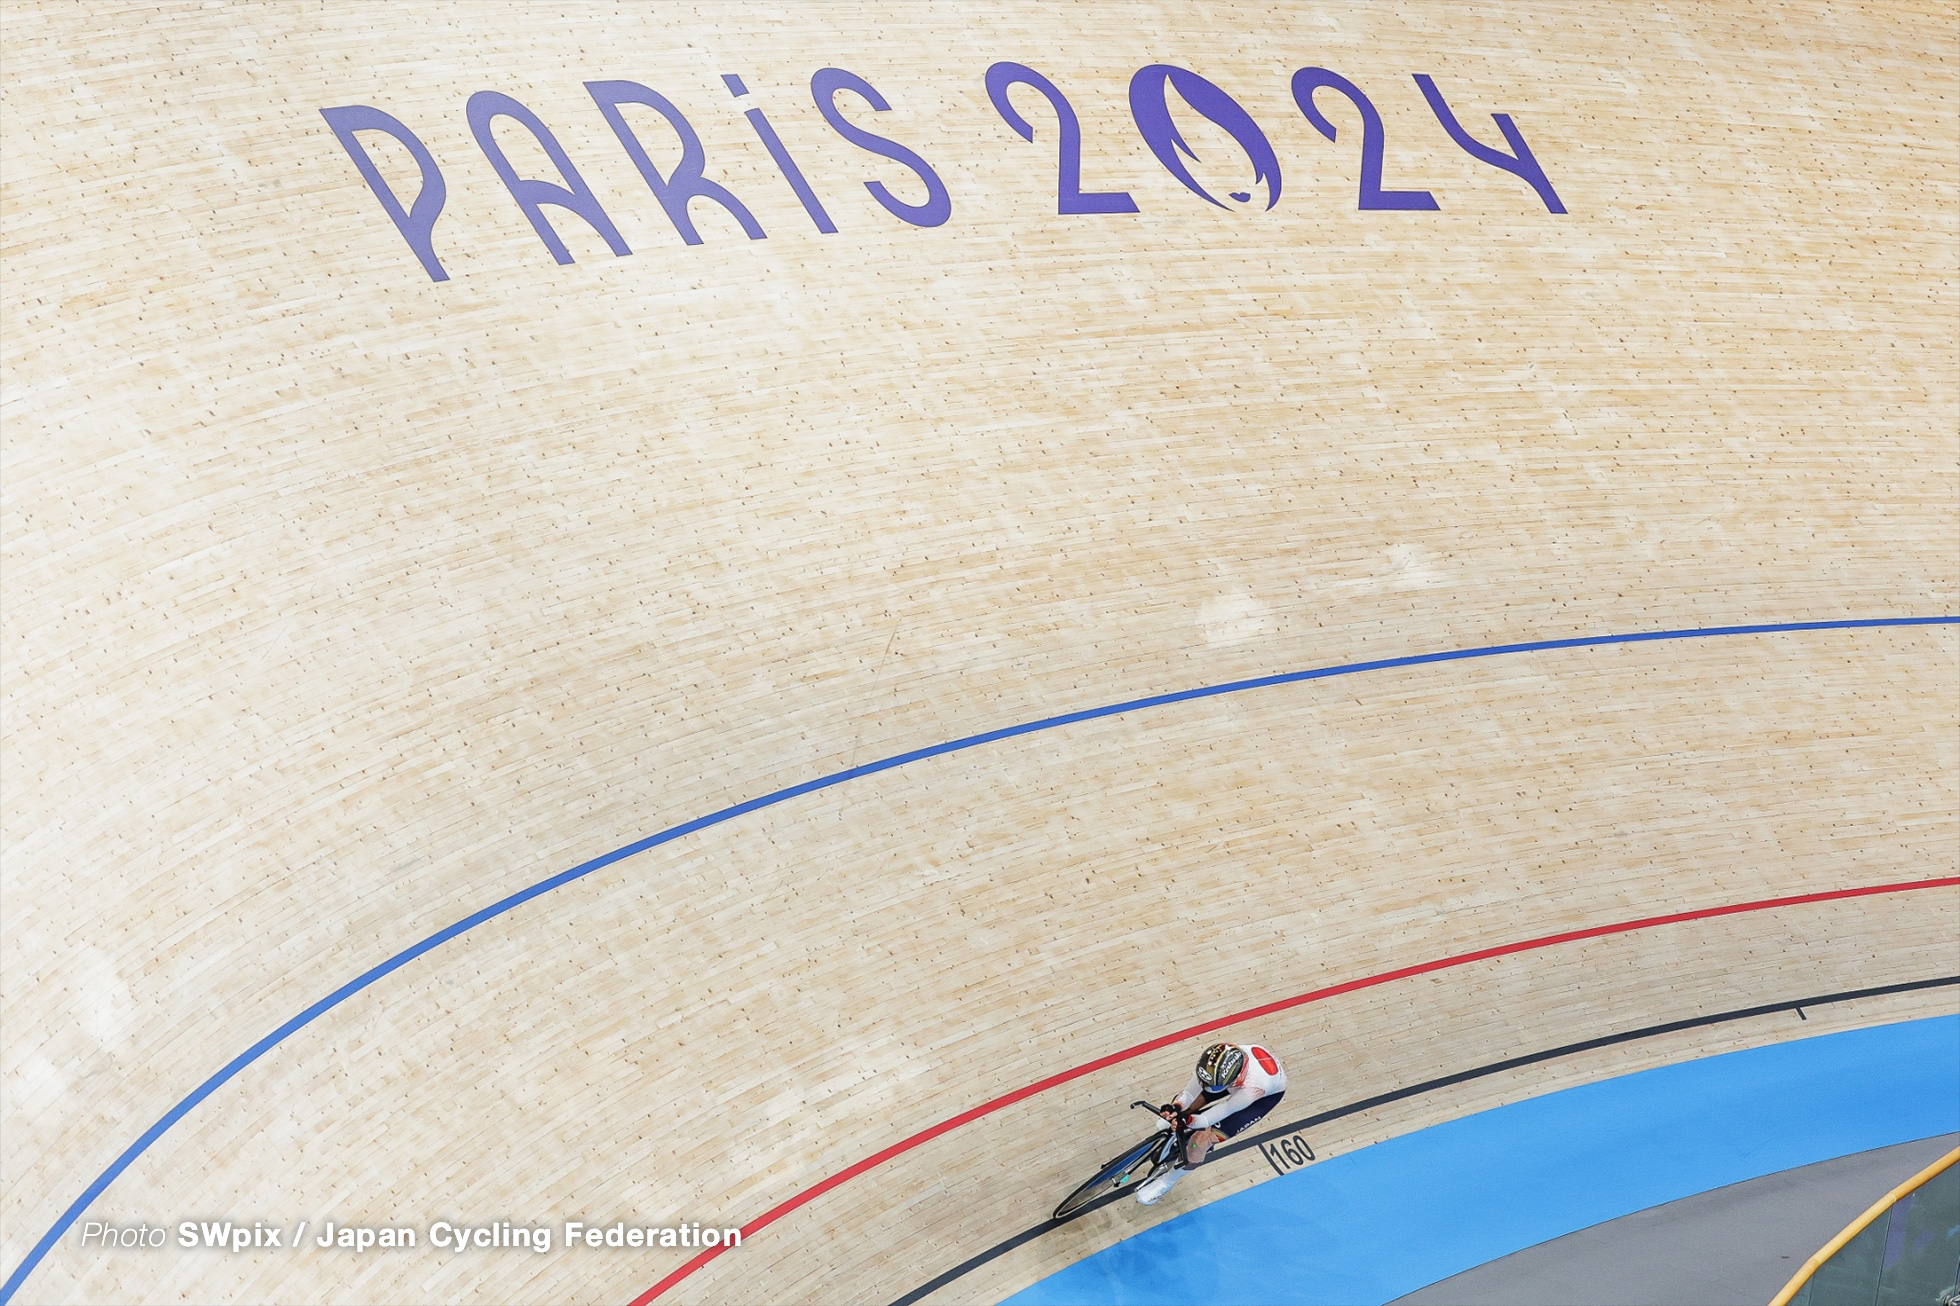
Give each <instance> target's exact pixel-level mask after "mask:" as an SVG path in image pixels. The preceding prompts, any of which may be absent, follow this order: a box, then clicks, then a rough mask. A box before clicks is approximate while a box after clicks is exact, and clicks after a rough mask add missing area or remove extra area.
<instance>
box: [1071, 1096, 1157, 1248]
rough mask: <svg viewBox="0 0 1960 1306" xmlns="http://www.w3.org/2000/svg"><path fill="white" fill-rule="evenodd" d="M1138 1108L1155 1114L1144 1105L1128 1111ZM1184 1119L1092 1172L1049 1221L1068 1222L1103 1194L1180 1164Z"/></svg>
mask: <svg viewBox="0 0 1960 1306" xmlns="http://www.w3.org/2000/svg"><path fill="white" fill-rule="evenodd" d="M1138 1107H1142V1108H1143V1109H1144V1110H1146V1111H1149V1112H1151V1113H1152V1114H1153V1115H1154V1114H1156V1112H1157V1108H1156V1107H1153V1106H1151V1105H1150V1103H1148V1102H1132V1103H1130V1109H1131V1110H1132V1111H1134V1110H1135V1109H1136V1108H1138ZM1187 1118H1188V1117H1186V1116H1184V1115H1179V1117H1178V1119H1177V1121H1176V1122H1175V1123H1174V1124H1173V1125H1172V1126H1171V1128H1169V1129H1160V1130H1158V1131H1157V1132H1156V1133H1154V1134H1152V1135H1151V1136H1150V1137H1148V1138H1146V1139H1144V1140H1143V1141H1142V1142H1141V1143H1138V1144H1136V1145H1135V1146H1134V1147H1131V1148H1129V1149H1128V1150H1126V1151H1125V1152H1124V1153H1123V1154H1122V1155H1121V1156H1118V1157H1116V1158H1115V1159H1113V1160H1111V1161H1109V1162H1107V1163H1106V1164H1105V1165H1103V1167H1102V1168H1101V1169H1099V1170H1097V1171H1096V1174H1095V1177H1094V1178H1093V1179H1091V1180H1089V1182H1088V1183H1086V1184H1083V1185H1082V1186H1081V1187H1080V1188H1078V1189H1076V1190H1075V1191H1074V1192H1072V1193H1070V1194H1069V1195H1068V1196H1067V1197H1064V1198H1063V1199H1062V1204H1061V1205H1060V1206H1057V1207H1056V1208H1055V1213H1054V1215H1052V1216H1050V1217H1049V1218H1050V1219H1051V1220H1054V1221H1055V1222H1056V1223H1060V1222H1061V1221H1063V1220H1067V1219H1072V1218H1073V1217H1075V1216H1077V1215H1080V1214H1081V1213H1082V1212H1083V1211H1085V1210H1087V1209H1088V1208H1089V1206H1090V1204H1091V1203H1093V1202H1094V1201H1095V1200H1096V1199H1097V1198H1099V1197H1102V1196H1103V1195H1105V1194H1107V1193H1114V1192H1118V1191H1120V1190H1121V1189H1124V1188H1129V1187H1131V1186H1132V1185H1134V1184H1137V1183H1142V1182H1146V1181H1148V1180H1149V1179H1150V1178H1151V1176H1153V1175H1155V1174H1156V1173H1157V1172H1158V1171H1160V1170H1162V1169H1164V1168H1165V1167H1167V1166H1173V1165H1182V1164H1184V1143H1185V1140H1186V1139H1187V1138H1189V1137H1190V1132H1191V1131H1190V1129H1189V1128H1188V1127H1187V1126H1186V1124H1185V1121H1186V1119H1187Z"/></svg>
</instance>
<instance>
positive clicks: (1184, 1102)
mask: <svg viewBox="0 0 1960 1306" xmlns="http://www.w3.org/2000/svg"><path fill="white" fill-rule="evenodd" d="M1204 1095H1205V1086H1204V1085H1203V1084H1201V1083H1199V1082H1198V1077H1197V1076H1196V1075H1193V1076H1191V1082H1190V1083H1188V1084H1186V1085H1185V1086H1184V1091H1183V1092H1182V1093H1179V1094H1178V1095H1177V1096H1176V1097H1175V1098H1173V1099H1172V1100H1173V1101H1175V1102H1176V1103H1177V1108H1178V1110H1180V1111H1189V1110H1190V1109H1191V1107H1192V1105H1193V1104H1194V1103H1196V1102H1197V1100H1198V1099H1199V1098H1201V1097H1203V1096H1204Z"/></svg>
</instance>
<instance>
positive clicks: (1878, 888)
mask: <svg viewBox="0 0 1960 1306" xmlns="http://www.w3.org/2000/svg"><path fill="white" fill-rule="evenodd" d="M1954 885H1960V875H1950V876H1946V877H1943V878H1940V879H1935V880H1916V881H1912V882H1909V883H1904V884H1881V885H1872V886H1868V887H1866V888H1862V889H1840V890H1837V891H1835V892H1831V893H1805V894H1797V895H1795V896H1793V897H1788V898H1769V899H1765V900H1763V901H1761V902H1744V903H1736V904H1734V905H1732V906H1728V907H1708V908H1703V909H1701V910H1699V911H1686V912H1676V913H1674V914H1673V915H1669V916H1650V917H1647V918H1646V919H1644V920H1637V921H1620V922H1617V923H1615V924H1612V925H1598V926H1594V927H1593V928H1591V929H1584V930H1568V931H1566V932H1565V933H1562V934H1549V935H1546V936H1545V937H1544V938H1541V939H1526V940H1524V941H1522V942H1519V943H1507V944H1502V945H1500V946H1498V947H1494V948H1481V949H1479V950H1477V951H1476V952H1466V953H1463V954H1462V955H1460V956H1455V957H1441V958H1438V959H1437V960H1435V961H1426V962H1422V963H1420V964H1418V965H1414V966H1403V967H1401V968H1400V969H1397V970H1391V971H1384V972H1383V973H1382V974H1379V975H1369V976H1366V977H1365V978H1362V979H1356V980H1349V981H1348V982H1346V983H1345V984H1333V985H1329V986H1328V987H1326V988H1323V989H1315V990H1313V991H1312V992H1310V993H1302V994H1299V995H1297V996H1295V997H1290V998H1282V999H1280V1000H1279V1001H1277V1002H1268V1003H1266V1004H1264V1005H1262V1006H1257V1007H1250V1008H1248V1009H1246V1010H1244V1011H1235V1012H1232V1013H1231V1014H1230V1015H1226V1016H1216V1017H1213V1018H1212V1019H1210V1020H1207V1021H1203V1022H1202V1023H1200V1024H1196V1025H1191V1026H1188V1027H1186V1028H1184V1029H1180V1030H1177V1031H1176V1032H1174V1033H1170V1034H1165V1035H1162V1036H1161V1037H1158V1038H1154V1039H1151V1040H1150V1041H1149V1042H1147V1043H1139V1044H1137V1045H1136V1046H1135V1047H1129V1048H1124V1049H1123V1050H1122V1051H1121V1052H1112V1053H1110V1054H1109V1055H1108V1056H1106V1057H1099V1058H1097V1059H1096V1060H1094V1061H1091V1062H1088V1063H1086V1064H1084V1065H1080V1066H1076V1067H1074V1068H1072V1069H1069V1070H1065V1071H1062V1072H1061V1073H1060V1074H1057V1075H1051V1076H1049V1077H1048V1078H1047V1079H1043V1080H1040V1081H1038V1082H1036V1083H1033V1084H1029V1085H1028V1086H1027V1087H1025V1088H1020V1089H1016V1090H1015V1091H1014V1092H1012V1093H1008V1094H1005V1095H1003V1096H1001V1097H997V1098H995V1099H994V1100H993V1101H991V1102H983V1103H982V1104H980V1105H979V1106H977V1107H973V1108H972V1109H970V1110H967V1111H963V1112H961V1113H960V1114H959V1115H956V1116H953V1117H952V1118H950V1119H948V1120H944V1121H941V1122H940V1123H939V1124H937V1125H934V1126H933V1127H932V1128H931V1129H927V1130H923V1131H921V1132H920V1133H917V1134H914V1135H912V1137H910V1138H907V1139H904V1140H902V1141H900V1142H897V1143H893V1144H892V1145H891V1146H890V1147H888V1148H886V1149H885V1150H884V1151H882V1152H877V1153H874V1154H873V1155H871V1156H868V1157H866V1158H865V1159H864V1160H862V1161H859V1162H858V1163H857V1164H856V1165H854V1166H851V1167H850V1168H849V1169H847V1170H840V1171H839V1172H838V1173H836V1174H834V1175H832V1176H831V1177H830V1178H828V1179H826V1180H824V1181H823V1182H822V1183H820V1184H816V1185H813V1186H812V1187H810V1188H806V1189H804V1190H803V1191H802V1192H800V1193H797V1194H796V1195H795V1196H794V1197H791V1198H789V1199H788V1200H787V1201H784V1202H782V1203H781V1204H779V1205H777V1206H775V1207H773V1208H771V1209H770V1210H768V1211H766V1212H764V1213H763V1214H762V1215H760V1216H757V1217H756V1218H755V1219H754V1220H753V1221H751V1222H750V1223H748V1224H746V1225H743V1226H742V1237H744V1238H748V1237H750V1236H751V1235H752V1234H754V1233H756V1232H758V1231H760V1230H762V1229H765V1228H767V1227H768V1226H769V1225H771V1224H774V1223H775V1222H776V1221H777V1220H779V1219H781V1218H782V1217H783V1216H785V1215H788V1214H789V1213H790V1212H791V1211H794V1210H795V1209H796V1208H797V1207H799V1206H802V1205H803V1204H804V1203H805V1202H808V1201H811V1200H813V1199H815V1198H817V1197H821V1196H822V1195H823V1194H825V1193H827V1192H829V1191H830V1190H831V1189H833V1188H835V1187H837V1186H838V1185H839V1184H843V1183H846V1182H848V1181H850V1180H852V1179H855V1178H856V1177H857V1176H859V1175H861V1174H863V1173H865V1172H866V1171H868V1170H871V1169H874V1168H876V1167H877V1166H880V1165H883V1164H884V1163H885V1162H886V1161H889V1160H891V1159H892V1158H894V1157H897V1156H901V1155H903V1154H904V1153H906V1152H909V1151H911V1150H912V1149H913V1148H915V1147H917V1146H919V1145H920V1144H921V1143H927V1142H930V1141H932V1140H933V1139H935V1138H938V1137H939V1136H940V1135H942V1134H946V1133H949V1132H951V1131H952V1130H955V1129H958V1128H959V1127H960V1126H961V1125H965V1124H970V1123H972V1122H973V1121H975V1120H978V1119H980V1118H981V1117H982V1116H987V1115H991V1114H993V1113H994V1112H995V1111H998V1110H1000V1109H1001V1108H1002V1107H1007V1106H1012V1105H1013V1104H1014V1103H1016V1102H1019V1101H1022V1100H1024V1099H1026V1098H1030V1097H1033V1096H1034V1095H1035V1094H1037V1093H1042V1092H1046V1091H1047V1090H1048V1089H1051V1088H1057V1087H1059V1086H1061V1085H1063V1084H1066V1083H1068V1082H1069V1081H1070V1080H1073V1079H1080V1078H1082V1077H1083V1076H1084V1075H1089V1074H1093V1073H1094V1072H1095V1071H1098V1070H1102V1069H1104V1068H1105V1067H1108V1066H1113V1065H1117V1064H1119V1063H1121V1062H1124V1061H1129V1060H1132V1059H1133V1058H1136V1057H1140V1056H1142V1055H1143V1054H1144V1053H1146V1052H1152V1051H1155V1050H1156V1049H1158V1048H1162V1047H1169V1046H1170V1045H1172V1044H1173V1043H1181V1042H1183V1041H1184V1040H1186V1039H1191V1038H1196V1037H1198V1036H1199V1035H1201V1034H1209V1033H1211V1032H1212V1031H1213V1030H1217V1029H1223V1028H1225V1027H1226V1026H1228V1025H1236V1024H1239V1023H1241V1022H1243V1021H1248V1020H1256V1019H1258V1018H1259V1017H1261V1016H1267V1015H1271V1014H1273V1013H1274V1012H1278V1011H1286V1010H1288V1009H1290V1008H1293V1007H1303V1006H1306V1005H1307V1004H1308V1003H1312V1002H1321V1001H1324V1000H1325V999H1327V998H1332V997H1338V996H1340V995H1341V994H1343V993H1355V992H1358V991H1360V990H1362V989H1371V988H1375V987H1376V986H1378V985H1382V984H1392V983H1394V982H1395V981H1396V980H1403V979H1410V978H1413V977H1414V976H1417V975H1427V974H1431V973H1432V972H1435V971H1439V970H1449V969H1452V968H1453V967H1457V966H1467V965H1470V964H1471V963H1472V962H1478V961H1487V960H1490V959H1491V958H1494V957H1508V956H1513V955H1515V954H1517V953H1520V952H1535V951H1537V950H1538V949H1540V948H1550V947H1555V946H1557V945H1558V944H1561V943H1577V942H1578V941H1579V940H1581V939H1597V938H1604V937H1605V936H1607V935H1610V934H1628V933H1632V932H1634V931H1637V930H1650V929H1654V928H1656V927H1658V926H1662V925H1677V924H1680V923H1682V922H1684V921H1697V920H1712V919H1715V918H1717V917H1721V916H1736V915H1741V914H1743V913H1746V912H1758V911H1769V910H1772V909H1774V908H1777V907H1797V906H1802V905H1804V904H1806V903H1814V902H1832V901H1837V900H1841V899H1845V898H1864V897H1869V896H1872V895H1874V894H1884V893H1909V892H1912V891H1914V890H1918V889H1940V888H1947V887H1951V886H1954ZM1949 982H1950V981H1948V980H1945V979H1939V980H1933V981H1928V982H1922V983H1916V984H1906V985H1899V986H1888V987H1886V988H1883V989H1873V990H1869V991H1868V992H1867V993H1864V994H1860V995H1858V996H1871V995H1876V994H1878V993H1895V992H1909V991H1913V990H1916V989H1921V988H1932V987H1936V986H1941V985H1945V984H1947V983H1949ZM1786 1005H1787V1006H1788V1007H1790V1008H1792V1009H1794V1008H1795V1007H1796V1006H1798V1005H1800V1003H1797V1002H1792V1003H1788V1004H1781V1003H1778V1004H1771V1005H1769V1006H1766V1007H1760V1008H1751V1009H1750V1010H1748V1011H1746V1012H1735V1013H1728V1014H1727V1015H1724V1016H1718V1017H1714V1018H1711V1019H1708V1020H1690V1021H1677V1022H1673V1023H1671V1024H1670V1025H1668V1026H1666V1027H1655V1028H1654V1029H1653V1030H1648V1031H1641V1032H1639V1033H1636V1034H1631V1035H1624V1036H1619V1037H1612V1036H1608V1037H1606V1038H1601V1039H1597V1040H1593V1041H1591V1042H1589V1043H1586V1044H1572V1045H1570V1046H1568V1047H1564V1048H1558V1049H1554V1050H1552V1051H1550V1052H1546V1053H1540V1054H1534V1055H1532V1056H1529V1057H1521V1058H1516V1059H1513V1060H1510V1061H1506V1062H1502V1063H1498V1064H1496V1065H1493V1066H1491V1067H1489V1068H1487V1069H1485V1070H1483V1071H1478V1072H1471V1073H1469V1074H1466V1075H1463V1076H1460V1077H1457V1078H1455V1079H1448V1080H1438V1081H1435V1083H1434V1084H1425V1085H1418V1086H1416V1087H1415V1088H1411V1089H1408V1090H1398V1091H1396V1092H1394V1093H1390V1094H1384V1095H1382V1096H1380V1097H1379V1098H1375V1099H1370V1101H1369V1102H1367V1103H1364V1104H1361V1105H1357V1106H1354V1107H1349V1108H1344V1109H1341V1110H1337V1111H1335V1112H1332V1113H1329V1114H1327V1115H1324V1116H1321V1117H1317V1119H1321V1120H1332V1119H1336V1118H1338V1117H1339V1116H1342V1115H1346V1114H1350V1113H1352V1112H1353V1111H1358V1110H1362V1109H1364V1107H1365V1106H1369V1105H1375V1104H1377V1103H1378V1102H1386V1101H1394V1100H1396V1099H1398V1098H1402V1097H1407V1096H1410V1095H1411V1094H1413V1093H1416V1092H1421V1091H1423V1090H1424V1089H1425V1088H1429V1087H1435V1086H1440V1085H1441V1084H1444V1083H1457V1082H1462V1081H1463V1080H1465V1079H1470V1078H1475V1077H1477V1076H1478V1075H1479V1074H1489V1073H1495V1072H1496V1071H1498V1070H1503V1069H1510V1068H1511V1067H1513V1066H1520V1065H1529V1064H1532V1063H1534V1062H1538V1061H1544V1060H1547V1059H1550V1058H1552V1057H1556V1056H1560V1055H1565V1054H1569V1053H1570V1052H1573V1051H1577V1050H1580V1049H1581V1048H1591V1047H1605V1046H1608V1045H1610V1044H1612V1043H1615V1042H1624V1041H1626V1040H1627V1039H1630V1038H1637V1037H1642V1036H1643V1035H1651V1034H1654V1033H1659V1032H1663V1029H1665V1030H1666V1031H1672V1030H1676V1029H1692V1028H1695V1027H1697V1026H1699V1025H1704V1024H1714V1023H1717V1022H1718V1021H1720V1020H1723V1019H1732V1018H1736V1017H1739V1016H1742V1015H1756V1014H1760V1013H1761V1012H1764V1011H1775V1010H1781V1009H1783V1008H1784V1007H1785V1006H1786ZM1295 1127H1297V1126H1288V1127H1287V1128H1295ZM1278 1132H1284V1131H1283V1130H1282V1131H1278ZM1261 1136H1263V1135H1261ZM1247 1141H1248V1142H1250V1141H1252V1140H1247ZM1230 1150H1232V1151H1237V1150H1240V1149H1239V1148H1237V1147H1234V1148H1232V1149H1230ZM1226 1154H1227V1153H1226V1152H1222V1151H1221V1152H1220V1155H1221V1156H1223V1155H1226ZM1010 1241H1011V1240H1010ZM1014 1245H1017V1246H1018V1245H1019V1243H1015V1244H1014ZM725 1250H726V1248H724V1247H716V1248H712V1249H710V1250H708V1251H705V1252H702V1253H701V1254H700V1255H698V1256H696V1257H695V1258H694V1259H693V1260H691V1261H689V1262H688V1263H687V1264H685V1265H683V1266H682V1267H681V1268H680V1269H678V1270H675V1271H674V1272H673V1273H672V1274H670V1275H668V1276H667V1277H666V1278H664V1279H662V1280H660V1282H658V1283H656V1284H654V1285H653V1286H652V1287H651V1288H648V1289H647V1290H646V1291H645V1292H643V1293H641V1294H640V1295H639V1296H637V1297H635V1298H634V1299H633V1301H632V1306H646V1304H647V1303H648V1302H651V1301H653V1300H654V1299H655V1298H657V1297H659V1296H660V1295H661V1294H662V1293H664V1292H666V1291H667V1290H668V1289H669V1288H671V1287H673V1286H674V1285H675V1284H677V1283H679V1282H680V1281H681V1280H683V1279H685V1278H687V1277H688V1276H689V1275H691V1274H693V1273H694V1272H695V1271H696V1270H699V1269H700V1268H701V1267H703V1266H704V1265H706V1264H707V1263H708V1262H709V1261H712V1260H714V1259H715V1258H716V1257H717V1256H719V1255H721V1253H722V1252H723V1251H725ZM903 1300H912V1298H910V1297H908V1298H905V1299H903Z"/></svg>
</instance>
